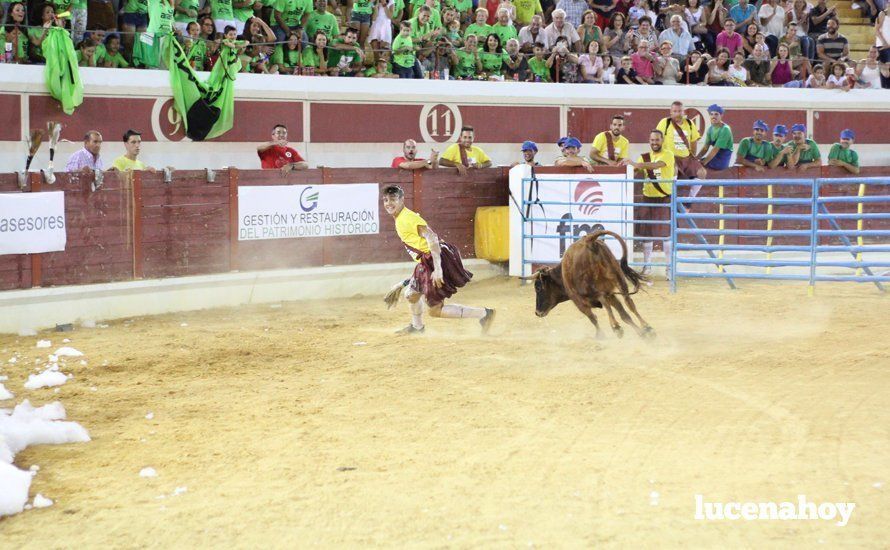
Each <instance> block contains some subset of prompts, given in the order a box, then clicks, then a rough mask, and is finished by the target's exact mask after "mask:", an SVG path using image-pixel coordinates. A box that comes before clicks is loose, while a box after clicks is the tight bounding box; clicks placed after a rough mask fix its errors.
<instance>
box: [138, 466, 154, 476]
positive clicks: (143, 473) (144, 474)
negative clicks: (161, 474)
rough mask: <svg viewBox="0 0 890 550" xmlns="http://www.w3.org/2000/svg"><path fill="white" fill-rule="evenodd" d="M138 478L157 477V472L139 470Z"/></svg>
mask: <svg viewBox="0 0 890 550" xmlns="http://www.w3.org/2000/svg"><path fill="white" fill-rule="evenodd" d="M139 477H158V472H157V470H155V469H154V468H151V467H149V468H142V469H141V470H139Z"/></svg>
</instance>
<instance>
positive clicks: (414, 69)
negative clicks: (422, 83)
mask: <svg viewBox="0 0 890 550" xmlns="http://www.w3.org/2000/svg"><path fill="white" fill-rule="evenodd" d="M411 28H412V25H411V22H410V21H402V22H401V23H400V24H399V34H398V36H396V37H395V38H394V39H393V41H392V54H393V56H392V70H393V72H394V73H395V74H397V75H398V76H399V78H423V71H422V70H421V69H420V63H418V62H417V56H416V55H415V53H414V40H413V39H412V38H411Z"/></svg>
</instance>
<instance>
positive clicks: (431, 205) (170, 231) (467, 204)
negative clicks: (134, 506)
mask: <svg viewBox="0 0 890 550" xmlns="http://www.w3.org/2000/svg"><path fill="white" fill-rule="evenodd" d="M507 172H508V169H507V168H492V169H488V170H475V171H473V172H472V173H471V174H470V175H469V176H468V177H466V178H461V177H460V176H459V175H457V174H456V173H455V171H454V170H438V171H432V172H417V173H412V172H408V171H405V170H393V169H382V168H370V169H368V168H337V169H328V168H320V169H314V170H307V171H303V172H294V173H290V174H287V175H282V174H280V173H278V172H276V171H260V170H251V171H239V170H236V169H231V170H224V171H220V172H218V173H217V174H216V178H215V181H214V182H212V183H211V182H208V181H207V175H206V173H205V172H203V171H187V170H183V171H175V172H174V173H173V181H172V182H171V183H169V184H167V183H164V178H163V174H162V173H145V172H143V173H134V174H133V175H132V176H131V177H127V176H125V175H123V174H120V173H117V172H106V174H105V181H104V184H103V186H102V188H101V189H99V190H98V191H96V192H92V191H91V190H90V183H91V179H92V177H91V176H89V177H88V176H84V175H80V174H58V175H57V181H56V184H55V185H54V186H46V185H45V184H43V183H42V177H41V176H40V175H39V174H32V175H31V182H30V185H29V187H28V188H27V189H26V192H39V191H41V190H63V191H65V199H66V200H65V210H66V212H65V214H66V218H67V227H68V246H67V249H66V250H65V251H64V252H53V253H47V254H31V255H28V254H20V255H3V256H0V290H10V289H17V288H31V287H34V286H55V285H72V284H89V283H102V282H111V281H126V280H131V279H141V278H159V277H177V276H184V275H199V274H207V273H224V272H228V271H232V270H243V271H249V270H257V269H274V268H288V267H310V266H323V265H349V264H358V263H371V262H393V261H405V260H407V258H408V257H407V255H406V254H405V251H404V248H403V247H402V245H401V244H400V242H399V240H398V237H396V235H395V231H394V228H393V221H392V219H391V218H390V217H389V216H388V215H387V214H386V212H385V211H384V210H383V209H382V207H381V209H380V219H381V227H380V233H379V234H377V235H362V236H354V237H321V238H304V239H276V240H267V241H241V242H239V241H238V240H237V235H236V229H237V188H238V186H239V185H293V184H316V185H324V184H331V183H378V184H379V185H381V186H383V185H387V184H390V183H397V184H399V185H401V186H402V187H403V188H404V189H405V194H406V203H407V204H408V206H409V207H410V208H413V209H416V210H419V211H420V212H421V213H422V214H423V215H424V217H425V218H426V219H427V221H429V223H430V226H431V227H433V228H434V229H435V230H436V231H437V232H439V234H440V235H442V236H443V237H444V238H445V239H447V240H448V241H449V242H450V243H452V244H454V245H455V246H457V247H459V248H460V250H461V253H462V254H463V255H464V257H468V258H471V257H474V256H475V251H474V248H473V221H474V219H473V217H474V215H475V211H476V208H477V207H479V206H500V205H507V204H508V192H507V189H508V182H507V179H508V174H507ZM544 172H564V173H571V172H572V170H568V169H553V168H547V169H546V170H545V169H542V170H541V173H542V174H543V173H544ZM887 174H888V169H887V168H880V167H876V168H863V170H862V174H861V175H862V176H886V175H887ZM711 176H712V177H713V178H719V179H737V178H747V179H784V178H813V177H848V176H849V175H848V174H847V173H846V172H845V171H843V170H839V169H836V168H828V167H824V168H822V170H821V172H818V171H808V172H804V173H800V172H789V171H788V170H783V169H777V170H768V171H766V172H761V173H756V172H754V171H752V170H747V169H740V168H732V169H730V170H726V171H724V172H713V173H712V174H711ZM17 181H18V180H17V177H16V175H15V174H0V193H8V192H19V188H18V183H17ZM637 187H639V186H637ZM637 191H638V193H639V189H638V190H637ZM824 191H825V193H823V194H825V195H839V194H845V195H855V194H856V193H857V192H858V186H857V185H855V184H844V185H830V186H827V187H826V188H825V190H824ZM885 191H886V189H884V190H879V189H877V188H875V189H871V190H869V194H877V193H879V192H881V193H883V192H885ZM725 192H726V196H728V197H729V196H734V194H737V193H739V192H741V193H743V194H744V195H745V196H755V195H754V193H755V191H754V189H753V188H738V187H732V188H731V187H727V188H725ZM756 192H757V193H759V194H760V195H763V196H765V194H766V188H765V187H763V188H760V189H758V190H757V191H756ZM774 192H775V195H776V196H806V197H809V189H808V188H806V189H804V188H798V187H794V188H788V187H787V186H778V185H777V186H774ZM716 193H717V189H716V188H713V187H711V188H706V189H705V190H704V191H703V196H707V195H715V194H716ZM637 198H638V199H639V197H637ZM730 208H737V207H727V209H726V211H727V212H731V211H733V210H730ZM832 208H833V211H835V212H855V211H856V205H855V204H851V203H848V204H843V205H840V204H838V205H834V206H833V207H832ZM885 208H886V207H885V206H884V205H876V206H872V205H870V206H867V207H866V212H868V211H881V210H882V209H885ZM711 210H714V211H716V209H714V208H710V209H708V210H707V211H711ZM700 211H705V209H700ZM741 211H742V212H751V213H755V212H756V213H765V212H766V206H765V205H758V206H757V207H754V206H751V207H743V210H741ZM797 211H801V212H804V211H808V207H802V208H801V207H788V206H783V207H779V208H777V209H776V212H777V213H783V212H784V213H792V212H797ZM839 223H840V224H841V226H842V227H844V228H849V229H855V227H856V222H855V221H853V220H845V221H841V222H839ZM699 225H700V226H701V227H716V226H717V223H716V222H715V221H709V222H705V221H702V222H700V223H699ZM887 226H888V224H887V223H886V222H884V223H882V221H881V220H868V221H866V223H865V228H866V229H877V228H886V227H887ZM806 227H807V223H806V222H803V221H801V222H795V221H777V222H775V223H774V225H773V229H775V230H780V229H803V228H806ZM824 227H827V225H825V226H824ZM726 228H727V229H737V228H756V229H766V222H765V221H755V222H742V223H741V224H739V225H737V226H736V225H732V224H729V223H728V224H727V225H726ZM727 242H737V241H733V240H730V239H729V238H727ZM742 242H746V243H751V244H762V243H763V242H764V238H752V239H748V240H742ZM786 242H800V240H799V239H798V240H795V241H790V240H788V239H780V238H776V239H775V240H774V244H782V243H786Z"/></svg>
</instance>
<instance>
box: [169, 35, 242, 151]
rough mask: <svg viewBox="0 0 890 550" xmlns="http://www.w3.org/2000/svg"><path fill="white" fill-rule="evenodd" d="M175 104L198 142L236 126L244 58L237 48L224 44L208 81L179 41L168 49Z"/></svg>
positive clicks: (171, 85) (187, 129)
mask: <svg viewBox="0 0 890 550" xmlns="http://www.w3.org/2000/svg"><path fill="white" fill-rule="evenodd" d="M167 67H169V68H170V87H171V88H173V103H174V105H175V106H176V110H177V111H178V112H179V115H180V116H181V117H182V120H183V122H184V124H185V135H187V136H188V137H189V138H191V139H192V140H194V141H203V140H205V139H212V138H215V137H217V136H221V135H223V134H224V133H226V132H228V131H229V130H231V129H232V124H233V122H234V118H235V116H234V113H235V77H236V76H237V75H238V71H240V70H241V60H240V59H238V52H237V50H236V49H235V48H232V47H229V46H225V45H223V46H221V47H220V53H219V60H217V62H216V64H215V65H214V66H213V70H212V71H210V76H209V77H208V78H207V80H204V81H201V80H200V79H199V78H198V75H197V74H195V71H194V70H193V69H192V67H191V65H189V60H188V56H187V55H186V54H185V52H184V51H183V49H182V46H181V45H180V44H179V41H177V40H170V47H169V48H167Z"/></svg>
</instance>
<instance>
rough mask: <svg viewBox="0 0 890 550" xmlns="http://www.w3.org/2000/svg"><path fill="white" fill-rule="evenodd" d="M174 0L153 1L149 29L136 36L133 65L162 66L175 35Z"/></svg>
mask: <svg viewBox="0 0 890 550" xmlns="http://www.w3.org/2000/svg"><path fill="white" fill-rule="evenodd" d="M173 12H174V9H173V0H157V1H156V2H151V4H150V12H149V22H148V30H147V31H146V32H144V33H141V34H139V35H138V36H137V37H136V43H135V44H133V66H135V67H146V68H149V69H156V68H159V67H161V62H162V60H163V59H164V57H165V56H164V55H163V51H164V48H166V47H167V45H168V44H167V41H168V40H170V39H171V38H172V36H173Z"/></svg>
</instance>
